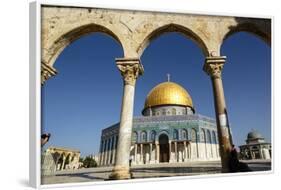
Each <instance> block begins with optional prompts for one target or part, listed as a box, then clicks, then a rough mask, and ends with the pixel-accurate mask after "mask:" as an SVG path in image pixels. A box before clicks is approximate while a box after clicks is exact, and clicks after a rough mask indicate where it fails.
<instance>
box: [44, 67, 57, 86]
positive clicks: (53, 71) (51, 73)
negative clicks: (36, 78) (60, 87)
mask: <svg viewBox="0 0 281 190" xmlns="http://www.w3.org/2000/svg"><path fill="white" fill-rule="evenodd" d="M56 74H57V71H56V69H54V68H53V67H51V66H49V65H47V64H46V63H44V62H41V85H44V83H45V81H46V80H48V79H49V78H50V77H52V76H55V75H56Z"/></svg>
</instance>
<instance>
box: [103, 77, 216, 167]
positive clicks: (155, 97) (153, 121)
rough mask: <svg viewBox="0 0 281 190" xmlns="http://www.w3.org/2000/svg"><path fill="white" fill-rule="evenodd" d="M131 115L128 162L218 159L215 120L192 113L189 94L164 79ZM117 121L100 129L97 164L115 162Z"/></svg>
mask: <svg viewBox="0 0 281 190" xmlns="http://www.w3.org/2000/svg"><path fill="white" fill-rule="evenodd" d="M142 115H143V116H140V117H134V118H133V129H132V142H131V151H130V162H131V165H141V164H158V163H165V162H166V163H177V162H179V163H180V162H181V163H184V162H190V161H209V160H220V155H219V144H218V135H217V127H216V121H215V120H214V119H213V118H209V117H206V116H203V115H199V114H195V109H194V106H193V102H192V99H191V96H190V95H189V93H188V92H187V91H186V90H185V89H184V88H183V87H182V86H180V85H179V84H177V83H174V82H170V81H169V79H168V81H167V82H163V83H160V84H158V85H157V86H155V87H154V88H153V89H152V90H151V91H150V92H149V94H148V95H147V97H146V100H145V103H144V108H143V110H142ZM118 133H119V123H116V124H114V125H112V126H110V127H107V128H105V129H103V130H102V134H101V141H100V151H99V166H110V165H114V163H115V158H116V152H117V151H116V148H117V142H118Z"/></svg>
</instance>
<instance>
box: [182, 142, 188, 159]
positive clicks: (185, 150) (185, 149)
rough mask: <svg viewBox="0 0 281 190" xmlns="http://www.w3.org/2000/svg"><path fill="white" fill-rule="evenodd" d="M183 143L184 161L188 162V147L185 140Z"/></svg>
mask: <svg viewBox="0 0 281 190" xmlns="http://www.w3.org/2000/svg"><path fill="white" fill-rule="evenodd" d="M183 145H184V161H185V162H186V161H187V147H186V142H185V141H184V142H183Z"/></svg>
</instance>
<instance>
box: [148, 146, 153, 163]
mask: <svg viewBox="0 0 281 190" xmlns="http://www.w3.org/2000/svg"><path fill="white" fill-rule="evenodd" d="M149 147H150V151H149V163H151V162H152V143H149Z"/></svg>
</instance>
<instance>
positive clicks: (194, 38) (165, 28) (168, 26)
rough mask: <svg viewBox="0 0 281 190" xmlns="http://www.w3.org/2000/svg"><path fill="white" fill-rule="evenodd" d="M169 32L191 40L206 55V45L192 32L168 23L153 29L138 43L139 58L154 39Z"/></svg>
mask: <svg viewBox="0 0 281 190" xmlns="http://www.w3.org/2000/svg"><path fill="white" fill-rule="evenodd" d="M170 32H177V33H179V34H182V35H184V36H185V37H187V38H188V39H191V40H192V41H193V42H195V43H196V44H197V45H198V46H199V47H200V49H201V50H202V52H203V54H204V55H205V56H207V55H208V48H207V45H206V44H205V42H204V41H203V40H202V39H201V38H200V37H199V36H198V35H197V34H196V33H195V32H194V31H192V30H191V29H189V28H187V27H185V26H182V25H179V24H174V23H170V24H166V25H164V26H160V27H158V28H156V29H154V30H153V31H152V32H150V33H149V34H148V35H147V36H146V37H145V38H144V40H143V41H142V42H141V43H140V45H139V46H138V48H137V53H138V54H139V56H140V57H141V55H142V54H143V52H144V50H145V49H146V47H147V46H148V45H149V44H150V43H151V42H152V41H153V40H154V39H156V38H157V37H159V36H161V35H162V34H164V33H170Z"/></svg>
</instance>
